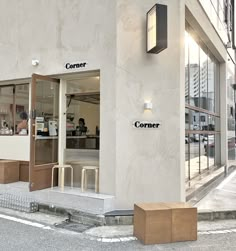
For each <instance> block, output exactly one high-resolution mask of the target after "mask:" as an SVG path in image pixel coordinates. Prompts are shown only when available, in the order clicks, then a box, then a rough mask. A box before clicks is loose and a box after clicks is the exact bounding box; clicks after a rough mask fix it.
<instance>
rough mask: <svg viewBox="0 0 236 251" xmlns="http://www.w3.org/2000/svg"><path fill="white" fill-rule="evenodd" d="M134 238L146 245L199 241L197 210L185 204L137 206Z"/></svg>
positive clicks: (135, 206) (147, 204) (144, 204)
mask: <svg viewBox="0 0 236 251" xmlns="http://www.w3.org/2000/svg"><path fill="white" fill-rule="evenodd" d="M134 236H136V237H137V238H138V239H139V240H140V241H141V242H143V243H144V244H159V243H170V242H177V241H193V240H197V208H194V207H192V206H191V205H189V204H188V203H184V202H178V203H142V204H135V205H134Z"/></svg>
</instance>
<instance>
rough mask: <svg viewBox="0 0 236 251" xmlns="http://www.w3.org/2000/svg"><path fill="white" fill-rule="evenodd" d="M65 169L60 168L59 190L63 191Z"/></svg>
mask: <svg viewBox="0 0 236 251" xmlns="http://www.w3.org/2000/svg"><path fill="white" fill-rule="evenodd" d="M64 180H65V168H64V167H62V168H61V189H62V190H64Z"/></svg>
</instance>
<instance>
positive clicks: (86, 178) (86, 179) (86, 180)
mask: <svg viewBox="0 0 236 251" xmlns="http://www.w3.org/2000/svg"><path fill="white" fill-rule="evenodd" d="M84 173H85V175H84V179H85V180H84V188H85V190H87V185H88V177H87V176H88V173H87V170H86V169H85V172H84Z"/></svg>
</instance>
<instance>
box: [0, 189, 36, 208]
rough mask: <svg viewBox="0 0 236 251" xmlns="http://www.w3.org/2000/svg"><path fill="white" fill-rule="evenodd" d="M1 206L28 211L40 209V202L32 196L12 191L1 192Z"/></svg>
mask: <svg viewBox="0 0 236 251" xmlns="http://www.w3.org/2000/svg"><path fill="white" fill-rule="evenodd" d="M0 207H5V208H10V209H14V210H18V211H22V212H28V213H33V212H36V211H38V203H37V202H36V201H34V200H33V199H32V198H30V197H26V196H22V195H17V194H10V193H2V194H0Z"/></svg>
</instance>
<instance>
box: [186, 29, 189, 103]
mask: <svg viewBox="0 0 236 251" xmlns="http://www.w3.org/2000/svg"><path fill="white" fill-rule="evenodd" d="M188 50H189V34H188V32H186V31H185V103H189V88H188V87H189V86H188V75H189V64H188Z"/></svg>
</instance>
